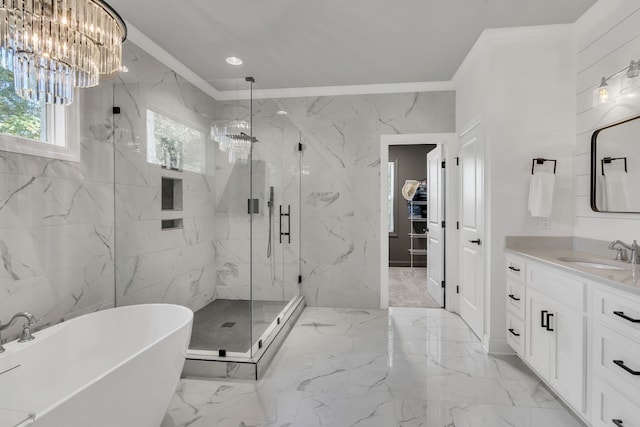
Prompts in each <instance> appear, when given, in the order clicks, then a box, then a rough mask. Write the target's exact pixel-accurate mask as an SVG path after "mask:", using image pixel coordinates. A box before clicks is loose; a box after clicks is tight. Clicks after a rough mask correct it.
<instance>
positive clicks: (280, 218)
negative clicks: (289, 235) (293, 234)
mask: <svg viewBox="0 0 640 427" xmlns="http://www.w3.org/2000/svg"><path fill="white" fill-rule="evenodd" d="M278 218H279V221H278V222H279V224H280V229H279V230H278V234H279V235H280V243H281V244H282V205H280V216H279V217H278Z"/></svg>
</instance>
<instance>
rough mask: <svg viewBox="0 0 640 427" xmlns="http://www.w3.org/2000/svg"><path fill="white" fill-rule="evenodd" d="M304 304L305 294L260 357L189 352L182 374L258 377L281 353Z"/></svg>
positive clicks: (238, 378)
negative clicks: (193, 353) (222, 355)
mask: <svg viewBox="0 0 640 427" xmlns="http://www.w3.org/2000/svg"><path fill="white" fill-rule="evenodd" d="M305 306H306V304H305V301H304V298H300V300H299V301H298V302H297V303H296V305H295V307H294V308H293V309H292V310H291V311H290V312H289V314H288V316H286V317H285V318H284V319H283V320H284V321H283V323H282V327H281V328H280V329H279V330H278V331H277V333H276V334H274V335H272V336H270V337H269V338H268V339H267V341H266V342H265V343H264V349H263V350H261V352H260V354H259V355H258V357H257V359H242V358H224V357H212V358H207V359H204V358H199V357H194V356H187V359H186V361H185V364H184V368H183V369H182V378H196V379H197V378H199V379H214V378H228V379H235V380H253V381H257V380H259V379H260V378H262V376H263V375H264V373H265V372H266V370H267V368H268V367H269V365H270V364H271V361H272V360H273V358H274V357H275V356H276V354H277V353H278V349H279V348H280V346H281V345H282V343H283V342H284V341H285V339H286V338H287V336H288V335H289V332H291V329H293V326H294V325H295V323H296V321H297V320H298V318H299V317H300V314H301V313H302V310H304V307H305Z"/></svg>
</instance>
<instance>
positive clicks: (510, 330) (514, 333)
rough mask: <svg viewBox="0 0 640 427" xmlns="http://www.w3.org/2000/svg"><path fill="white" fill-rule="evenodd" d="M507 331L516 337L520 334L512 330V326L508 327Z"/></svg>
mask: <svg viewBox="0 0 640 427" xmlns="http://www.w3.org/2000/svg"><path fill="white" fill-rule="evenodd" d="M509 332H511V334H512V335H514V336H516V337H519V336H520V334H518V333H516V332H515V331H514V330H513V328H509Z"/></svg>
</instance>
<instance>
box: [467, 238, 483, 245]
mask: <svg viewBox="0 0 640 427" xmlns="http://www.w3.org/2000/svg"><path fill="white" fill-rule="evenodd" d="M469 243H473V244H476V245H478V246H480V244H481V243H482V242H481V241H480V239H476V240H469Z"/></svg>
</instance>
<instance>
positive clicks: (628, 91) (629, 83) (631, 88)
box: [593, 59, 640, 107]
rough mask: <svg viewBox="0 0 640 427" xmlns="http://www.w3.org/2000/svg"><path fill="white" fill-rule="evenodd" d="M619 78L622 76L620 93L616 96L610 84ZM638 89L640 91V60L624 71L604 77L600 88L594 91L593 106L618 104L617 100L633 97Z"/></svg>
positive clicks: (632, 62)
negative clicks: (622, 97)
mask: <svg viewBox="0 0 640 427" xmlns="http://www.w3.org/2000/svg"><path fill="white" fill-rule="evenodd" d="M619 76H621V78H620V91H619V92H618V93H617V94H614V92H613V90H612V87H611V85H610V84H609V83H610V82H611V81H612V79H615V78H616V77H619ZM638 89H640V59H639V60H637V61H636V60H631V62H629V66H628V67H626V68H624V69H623V70H622V71H618V72H617V73H615V74H613V75H611V76H609V77H602V79H601V80H600V86H598V87H597V88H596V90H594V91H593V106H594V107H597V106H598V105H600V104H609V103H612V102H616V99H617V98H618V97H621V96H633V95H635V92H636V91H637V90H638Z"/></svg>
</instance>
